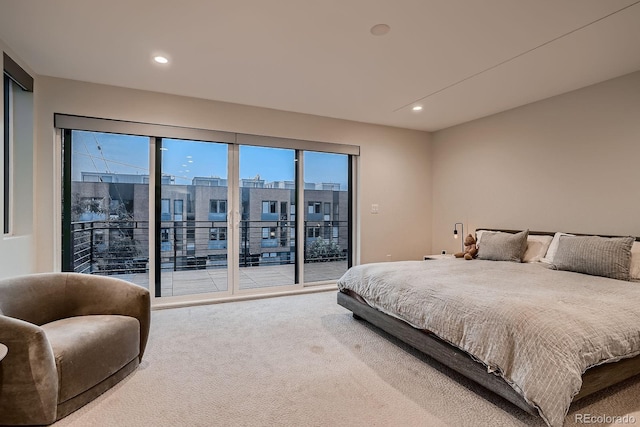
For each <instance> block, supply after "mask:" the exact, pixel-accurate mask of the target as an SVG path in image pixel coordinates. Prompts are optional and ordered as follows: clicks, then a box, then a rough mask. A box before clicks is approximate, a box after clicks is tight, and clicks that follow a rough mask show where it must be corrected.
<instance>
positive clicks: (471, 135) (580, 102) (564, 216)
mask: <svg viewBox="0 0 640 427" xmlns="http://www.w3.org/2000/svg"><path fill="white" fill-rule="evenodd" d="M432 144H433V145H432V153H431V160H432V170H433V176H432V180H433V199H432V206H433V222H432V236H433V241H432V246H433V249H434V250H436V251H439V250H441V249H446V250H448V251H454V250H457V249H459V245H458V244H457V243H458V242H456V241H455V240H453V239H452V233H453V224H454V223H455V222H458V221H461V222H464V224H465V227H466V229H465V232H466V231H467V230H468V229H471V230H472V231H473V230H474V229H475V228H476V227H496V228H511V229H524V228H529V229H532V230H561V231H568V232H572V231H573V232H583V233H600V234H623V235H635V236H640V187H639V184H640V162H639V160H640V72H636V73H633V74H629V75H626V76H622V77H619V78H617V79H613V80H609V81H606V82H604V83H600V84H596V85H593V86H590V87H587V88H584V89H580V90H576V91H573V92H570V93H566V94H563V95H559V96H556V97H553V98H549V99H546V100H543V101H540V102H536V103H533V104H529V105H526V106H523V107H520V108H516V109H513V110H510V111H506V112H503V113H499V114H496V115H493V116H490V117H486V118H483V119H479V120H475V121H472V122H468V123H465V124H462V125H459V126H455V127H452V128H449V129H446V130H442V131H439V132H436V133H434V134H433V135H432Z"/></svg>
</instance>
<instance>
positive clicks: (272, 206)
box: [262, 200, 278, 214]
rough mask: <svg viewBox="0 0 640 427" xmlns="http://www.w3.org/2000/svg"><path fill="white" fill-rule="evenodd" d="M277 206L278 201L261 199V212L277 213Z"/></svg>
mask: <svg viewBox="0 0 640 427" xmlns="http://www.w3.org/2000/svg"><path fill="white" fill-rule="evenodd" d="M277 207H278V202H274V201H266V200H265V201H263V202H262V213H263V214H265V213H272V214H274V213H278V211H277Z"/></svg>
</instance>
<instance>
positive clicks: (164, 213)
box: [160, 199, 171, 221]
mask: <svg viewBox="0 0 640 427" xmlns="http://www.w3.org/2000/svg"><path fill="white" fill-rule="evenodd" d="M170 206H171V201H170V200H169V199H162V200H161V201H160V219H161V220H162V221H171V207H170Z"/></svg>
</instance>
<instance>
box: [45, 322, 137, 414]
mask: <svg viewBox="0 0 640 427" xmlns="http://www.w3.org/2000/svg"><path fill="white" fill-rule="evenodd" d="M42 329H44V331H45V333H46V335H47V338H48V340H49V343H50V344H51V348H52V349H53V354H54V356H55V360H56V368H57V370H58V384H59V390H58V404H60V403H62V402H65V401H66V400H68V399H71V398H73V397H75V396H77V395H79V394H80V393H82V392H84V391H86V390H88V389H89V388H91V387H93V386H94V385H96V384H98V383H99V382H101V381H103V380H104V379H106V378H108V377H109V376H111V375H113V374H114V373H116V372H117V371H118V370H120V369H121V368H122V367H123V366H125V365H126V364H127V363H129V362H130V361H131V360H133V359H134V358H136V357H138V353H139V352H140V324H139V322H138V320H137V319H135V318H134V317H129V316H119V315H91V316H77V317H70V318H66V319H61V320H56V321H55V322H51V323H47V324H44V325H42Z"/></svg>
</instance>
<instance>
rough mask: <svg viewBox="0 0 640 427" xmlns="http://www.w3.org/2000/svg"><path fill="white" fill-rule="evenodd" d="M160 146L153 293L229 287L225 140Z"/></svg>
mask: <svg viewBox="0 0 640 427" xmlns="http://www.w3.org/2000/svg"><path fill="white" fill-rule="evenodd" d="M159 151H160V156H161V157H162V162H161V163H162V170H161V177H160V181H161V199H160V242H159V245H160V259H159V262H160V269H161V274H160V295H157V296H163V297H167V296H179V295H192V294H202V293H223V292H227V291H228V290H229V283H228V278H229V274H228V263H227V259H228V257H227V254H228V243H227V242H228V240H227V238H228V230H227V212H228V210H227V206H228V179H227V170H228V153H227V151H228V148H227V144H217V143H212V142H200V141H184V140H176V139H162V140H161V142H160V149H159Z"/></svg>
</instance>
